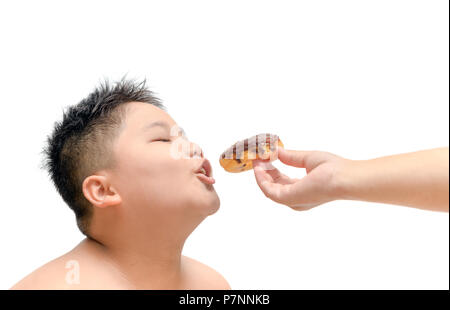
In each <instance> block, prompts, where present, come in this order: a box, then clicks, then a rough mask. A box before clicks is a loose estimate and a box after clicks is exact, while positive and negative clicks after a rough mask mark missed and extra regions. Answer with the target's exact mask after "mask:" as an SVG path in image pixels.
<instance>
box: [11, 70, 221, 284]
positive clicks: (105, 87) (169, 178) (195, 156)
mask: <svg viewBox="0 0 450 310" xmlns="http://www.w3.org/2000/svg"><path fill="white" fill-rule="evenodd" d="M180 141H181V142H183V143H181V144H180ZM175 145H176V147H174V146H175ZM179 145H184V146H183V147H181V148H180V147H179ZM186 145H187V146H188V147H185V146H186ZM180 149H181V150H180ZM44 154H45V156H46V157H45V158H46V161H45V165H44V166H45V168H46V169H47V170H48V172H49V175H50V176H51V179H52V181H53V183H54V185H55V187H56V189H57V190H58V192H59V193H60V194H61V196H62V198H63V199H64V201H65V202H66V203H67V204H68V205H69V207H70V208H71V209H72V210H73V211H74V212H75V216H76V220H77V225H78V227H79V229H80V230H81V232H82V233H83V234H84V235H85V236H86V238H85V239H84V240H82V241H81V242H80V243H79V244H78V245H77V246H76V247H74V248H73V249H72V250H71V251H69V252H68V253H66V254H64V255H62V256H60V257H58V258H56V259H54V260H52V261H51V262H49V263H47V264H45V265H44V266H42V267H40V268H38V269H37V270H35V271H34V272H32V273H31V274H30V275H28V276H27V277H25V278H24V279H22V280H21V281H20V282H19V283H17V284H16V285H14V286H13V287H12V289H230V286H229V284H228V283H227V281H226V280H225V279H224V278H223V277H222V276H221V275H220V274H219V273H217V272H216V271H215V270H213V269H211V268H210V267H208V266H206V265H204V264H202V263H200V262H198V261H196V260H194V259H191V258H189V257H186V256H184V255H182V248H183V245H184V242H185V240H186V239H187V237H188V236H189V234H190V233H191V232H192V231H193V230H194V229H195V228H196V227H197V225H199V224H200V223H201V222H202V221H203V220H204V219H205V218H206V217H207V216H209V215H211V214H214V213H215V212H216V211H217V210H218V208H219V205H220V200H219V197H218V196H217V193H216V191H215V190H214V187H213V185H212V184H213V183H214V179H213V178H212V176H211V166H210V164H209V162H208V160H207V159H205V158H203V153H202V150H201V149H200V147H199V146H197V145H196V144H194V143H191V142H189V141H188V140H187V139H186V137H185V136H184V134H183V131H182V130H181V129H180V128H179V127H178V126H177V124H176V122H175V121H174V120H173V119H172V118H171V117H170V115H169V114H167V113H166V112H165V108H164V106H163V105H162V104H161V103H160V101H159V99H157V98H156V97H155V96H154V95H153V93H152V92H151V91H149V90H148V89H147V88H146V85H145V81H144V82H142V83H135V82H134V81H129V80H128V81H127V80H124V79H123V80H121V81H120V82H117V83H116V84H114V85H113V86H111V85H110V84H109V83H107V82H105V83H104V84H102V85H100V86H99V87H98V88H97V89H95V90H94V91H93V92H92V93H91V94H90V95H89V96H88V97H86V98H85V99H84V100H82V101H81V102H80V103H78V104H77V105H75V106H72V107H70V108H69V109H68V111H66V112H65V113H64V116H63V120H62V121H61V122H60V123H56V124H55V129H54V132H53V134H52V135H51V136H49V137H48V144H47V146H46V148H45V149H44ZM180 155H181V156H180Z"/></svg>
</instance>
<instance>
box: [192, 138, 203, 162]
mask: <svg viewBox="0 0 450 310" xmlns="http://www.w3.org/2000/svg"><path fill="white" fill-rule="evenodd" d="M189 150H190V153H189V156H190V157H192V158H203V150H202V148H201V147H200V146H199V145H198V144H196V143H194V142H190V147H189Z"/></svg>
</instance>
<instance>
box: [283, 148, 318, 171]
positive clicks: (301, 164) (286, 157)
mask: <svg viewBox="0 0 450 310" xmlns="http://www.w3.org/2000/svg"><path fill="white" fill-rule="evenodd" d="M311 153H312V152H311V151H293V150H286V149H284V148H283V147H279V148H278V159H279V160H280V161H281V162H282V163H284V164H286V165H289V166H293V167H298V168H306V157H307V156H308V155H310V154H311Z"/></svg>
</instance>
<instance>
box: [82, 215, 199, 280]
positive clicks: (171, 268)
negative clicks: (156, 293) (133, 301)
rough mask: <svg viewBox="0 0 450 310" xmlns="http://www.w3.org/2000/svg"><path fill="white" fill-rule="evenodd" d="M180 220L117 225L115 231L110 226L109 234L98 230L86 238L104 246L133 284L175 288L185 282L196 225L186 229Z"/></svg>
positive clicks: (104, 250) (122, 273)
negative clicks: (185, 259) (186, 255)
mask: <svg viewBox="0 0 450 310" xmlns="http://www.w3.org/2000/svg"><path fill="white" fill-rule="evenodd" d="M178 224H180V223H178ZM178 224H177V225H167V223H160V225H145V228H142V227H136V226H134V227H123V228H122V229H121V227H120V225H118V226H113V227H114V231H113V232H112V231H111V230H109V231H108V235H101V234H98V235H97V236H95V237H94V238H88V239H87V240H86V242H89V243H91V244H92V245H93V246H96V247H97V248H99V249H101V251H102V252H103V254H104V255H105V256H106V258H107V259H108V260H110V262H111V264H112V266H114V267H116V269H117V270H118V271H119V272H120V273H121V276H122V277H123V278H125V279H126V280H127V281H128V282H129V283H130V285H131V286H133V287H135V288H137V289H140V288H144V289H152V288H156V289H159V288H167V289H173V288H176V287H179V286H180V285H181V282H182V278H183V277H182V250H183V246H184V243H185V241H186V239H187V237H188V236H189V234H190V233H191V232H192V230H193V229H194V228H195V227H193V228H192V227H190V228H186V227H185V228H184V230H183V228H182V225H178ZM195 226H196V225H195ZM110 227H111V226H110ZM149 227H151V228H149Z"/></svg>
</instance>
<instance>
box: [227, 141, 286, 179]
mask: <svg viewBox="0 0 450 310" xmlns="http://www.w3.org/2000/svg"><path fill="white" fill-rule="evenodd" d="M279 146H281V147H284V145H283V143H282V142H281V140H280V138H279V137H278V136H277V135H273V134H269V133H262V134H259V135H256V136H253V137H251V138H248V139H245V140H241V141H238V142H236V143H235V144H233V145H232V146H230V147H229V148H228V149H226V150H225V152H223V153H222V154H221V155H220V160H219V162H220V165H221V166H222V167H223V169H225V170H226V171H228V172H243V171H246V170H250V169H253V162H252V161H253V160H255V159H261V160H266V161H267V160H268V161H273V160H276V159H277V157H278V153H277V148H278V147H279Z"/></svg>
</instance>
